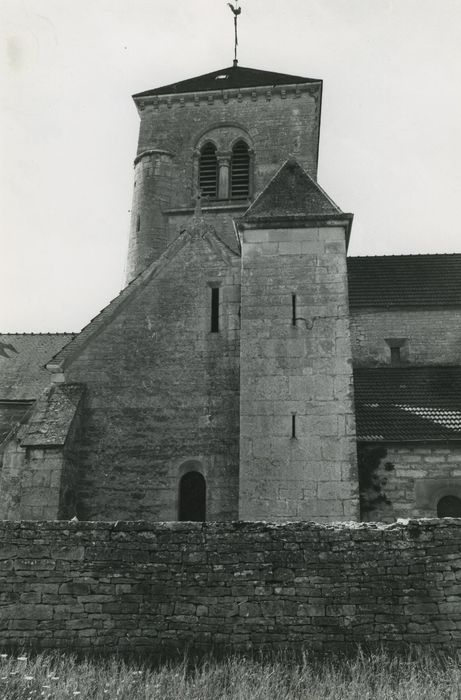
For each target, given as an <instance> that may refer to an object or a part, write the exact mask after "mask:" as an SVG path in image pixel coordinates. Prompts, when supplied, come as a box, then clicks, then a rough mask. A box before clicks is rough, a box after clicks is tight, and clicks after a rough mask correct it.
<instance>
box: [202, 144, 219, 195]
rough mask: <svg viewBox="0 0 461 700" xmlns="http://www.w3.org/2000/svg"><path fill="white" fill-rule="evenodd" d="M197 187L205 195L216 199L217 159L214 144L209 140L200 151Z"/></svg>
mask: <svg viewBox="0 0 461 700" xmlns="http://www.w3.org/2000/svg"><path fill="white" fill-rule="evenodd" d="M199 187H200V190H201V192H202V195H204V196H205V197H211V198H214V199H216V197H217V196H218V159H217V157H216V146H214V145H213V144H212V143H210V142H208V143H206V144H205V145H204V146H203V147H202V149H201V151H200V161H199Z"/></svg>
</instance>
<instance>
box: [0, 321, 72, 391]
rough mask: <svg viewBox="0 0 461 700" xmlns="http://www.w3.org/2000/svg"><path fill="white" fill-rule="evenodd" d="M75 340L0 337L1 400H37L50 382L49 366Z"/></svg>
mask: <svg viewBox="0 0 461 700" xmlns="http://www.w3.org/2000/svg"><path fill="white" fill-rule="evenodd" d="M74 337H75V334H74V333H3V334H0V399H3V400H8V401H21V400H32V399H36V398H37V396H38V395H39V394H40V392H41V391H42V390H43V389H44V388H45V387H46V386H47V385H48V384H49V382H50V373H49V372H48V371H47V370H46V369H45V364H46V362H47V361H48V360H49V359H50V358H52V357H53V355H55V354H56V353H57V352H58V351H59V350H61V349H62V348H63V347H64V346H65V345H67V343H69V342H70V341H71V340H72V338H74Z"/></svg>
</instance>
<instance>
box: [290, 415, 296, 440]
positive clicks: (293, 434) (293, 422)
mask: <svg viewBox="0 0 461 700" xmlns="http://www.w3.org/2000/svg"><path fill="white" fill-rule="evenodd" d="M291 437H292V439H293V440H294V439H295V438H296V413H292V415H291Z"/></svg>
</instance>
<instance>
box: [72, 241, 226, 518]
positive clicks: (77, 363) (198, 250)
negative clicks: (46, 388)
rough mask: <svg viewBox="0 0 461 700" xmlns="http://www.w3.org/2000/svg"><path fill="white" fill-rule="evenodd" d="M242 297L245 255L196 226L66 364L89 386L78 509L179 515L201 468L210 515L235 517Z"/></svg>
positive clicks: (103, 514)
mask: <svg viewBox="0 0 461 700" xmlns="http://www.w3.org/2000/svg"><path fill="white" fill-rule="evenodd" d="M221 253H222V255H221ZM226 256H227V257H226ZM211 285H216V286H219V289H220V311H219V314H220V330H219V332H218V333H211V332H210V316H211ZM239 305H240V258H238V257H236V256H234V257H232V256H231V255H230V254H229V251H227V249H225V247H224V246H222V245H221V244H219V242H216V243H215V245H214V247H213V246H212V245H210V243H209V241H207V240H205V239H203V238H201V237H200V236H199V237H197V238H196V239H195V240H190V241H189V242H188V243H185V245H184V247H183V248H182V249H181V250H180V251H179V252H178V253H177V254H176V255H175V256H174V257H173V258H172V259H171V260H169V261H168V262H167V263H166V264H165V267H164V268H162V271H161V273H159V274H158V275H157V276H155V277H154V278H153V279H152V280H150V282H149V283H148V284H147V286H146V287H145V288H143V289H142V290H141V291H140V292H138V293H137V294H136V295H134V296H132V297H131V298H130V300H129V302H128V303H127V304H126V305H125V306H124V307H123V308H122V309H121V310H120V311H119V312H118V314H117V315H116V316H115V317H114V318H113V319H111V321H110V323H108V324H107V326H106V327H105V328H104V329H103V330H102V331H101V332H99V333H98V334H96V335H95V336H93V337H92V338H91V340H90V342H89V343H88V345H87V346H86V348H85V349H83V351H82V352H81V353H80V354H79V355H78V357H76V358H75V359H74V360H73V361H72V362H71V364H70V365H69V366H68V367H67V368H66V379H67V381H69V382H83V383H85V386H86V394H85V399H84V401H85V404H84V407H83V412H82V413H83V422H82V429H81V441H80V451H79V463H80V475H79V477H80V478H79V489H78V497H77V515H78V517H79V518H80V519H89V520H101V519H106V520H123V519H137V518H149V519H152V520H176V519H177V518H178V490H179V489H178V487H179V480H180V478H181V476H182V475H183V473H184V471H187V470H192V469H193V470H196V471H200V472H202V474H203V475H204V477H205V479H206V481H207V485H208V488H207V495H208V502H207V519H211V520H232V519H235V518H236V517H237V507H238V444H239V443H238V429H239V425H238V416H239V413H238V411H239V383H238V379H239V373H238V366H239V365H238V361H239ZM188 465H189V466H188Z"/></svg>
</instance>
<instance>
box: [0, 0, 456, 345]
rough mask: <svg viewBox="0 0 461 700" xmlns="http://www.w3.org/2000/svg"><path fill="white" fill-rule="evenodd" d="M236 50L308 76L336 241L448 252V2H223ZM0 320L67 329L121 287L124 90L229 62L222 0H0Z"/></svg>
mask: <svg viewBox="0 0 461 700" xmlns="http://www.w3.org/2000/svg"><path fill="white" fill-rule="evenodd" d="M241 7H242V14H241V16H240V20H239V27H240V28H239V64H240V65H242V66H250V67H252V68H259V69H262V70H271V71H278V72H282V73H293V74H296V75H303V76H306V77H311V78H321V79H322V80H323V81H324V90H323V107H322V125H321V139H320V161H319V173H318V180H319V183H320V184H321V185H322V187H323V188H324V189H325V190H326V191H327V192H328V194H329V195H330V196H331V197H332V199H333V200H334V201H335V202H336V203H337V204H338V205H339V206H340V207H341V209H343V211H347V212H353V213H354V224H353V228H352V238H351V245H350V249H349V253H350V254H351V255H392V254H402V253H414V254H418V253H434V252H439V253H452V252H461V244H460V228H461V227H460V223H459V212H458V203H459V202H461V168H460V166H459V164H460V163H461V95H460V86H461V41H460V39H459V37H460V36H461V3H460V2H459V0H438V1H436V0H283V2H281V1H280V0H277V1H276V0H241ZM0 40H1V45H2V50H1V53H0V82H1V90H0V236H1V247H0V250H1V254H0V265H1V275H0V331H1V332H61V331H78V330H80V328H82V327H83V326H84V325H86V324H87V323H88V321H89V320H90V319H91V318H93V317H94V316H95V315H96V314H97V313H99V311H100V310H101V309H102V308H103V307H104V306H105V305H106V304H107V303H108V302H109V301H110V299H112V298H113V297H114V296H116V295H117V294H118V292H119V291H120V289H121V288H123V286H124V279H125V259H126V252H127V245H128V232H129V221H130V214H129V211H130V208H131V198H132V187H133V159H134V156H135V153H136V146H137V136H138V127H139V118H138V115H137V112H136V109H135V107H134V104H133V102H132V100H131V95H132V94H134V93H137V92H141V91H144V90H148V89H151V88H154V87H158V86H161V85H165V84H169V83H172V82H175V81H178V80H183V79H186V78H190V77H193V76H195V75H200V74H202V73H207V72H210V71H213V70H218V69H220V68H224V67H227V66H229V65H231V63H232V58H233V16H232V13H231V11H230V10H229V8H228V7H227V3H226V0H194V1H193V2H192V1H191V0H178V1H177V2H171V1H170V2H164V1H163V2H160V1H159V0H129V1H128V0H0Z"/></svg>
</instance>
